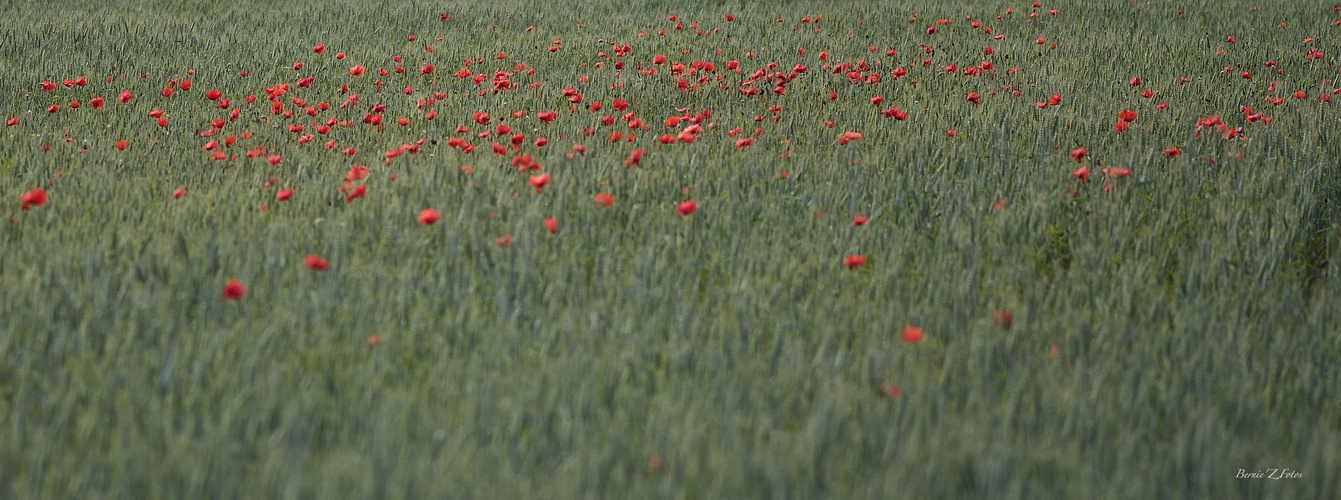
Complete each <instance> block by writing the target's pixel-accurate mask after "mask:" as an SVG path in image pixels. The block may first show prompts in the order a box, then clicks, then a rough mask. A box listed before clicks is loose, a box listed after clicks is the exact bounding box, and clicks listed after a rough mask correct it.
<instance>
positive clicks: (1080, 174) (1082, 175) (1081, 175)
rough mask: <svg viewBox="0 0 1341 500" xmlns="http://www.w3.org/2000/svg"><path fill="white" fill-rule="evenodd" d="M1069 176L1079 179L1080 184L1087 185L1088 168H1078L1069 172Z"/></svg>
mask: <svg viewBox="0 0 1341 500" xmlns="http://www.w3.org/2000/svg"><path fill="white" fill-rule="evenodd" d="M1071 176H1072V177H1075V178H1077V179H1080V183H1081V184H1087V183H1089V182H1090V167H1080V168H1078V169H1076V170H1075V171H1074V172H1071Z"/></svg>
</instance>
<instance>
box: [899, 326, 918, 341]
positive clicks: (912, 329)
mask: <svg viewBox="0 0 1341 500" xmlns="http://www.w3.org/2000/svg"><path fill="white" fill-rule="evenodd" d="M921 341H922V329H921V328H919V327H916V326H912V325H909V326H905V327H903V343H905V344H916V343H918V342H921Z"/></svg>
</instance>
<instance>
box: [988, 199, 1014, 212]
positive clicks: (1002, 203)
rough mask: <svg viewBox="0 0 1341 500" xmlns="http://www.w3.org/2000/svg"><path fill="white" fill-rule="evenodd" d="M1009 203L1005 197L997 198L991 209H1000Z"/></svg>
mask: <svg viewBox="0 0 1341 500" xmlns="http://www.w3.org/2000/svg"><path fill="white" fill-rule="evenodd" d="M1009 203H1010V201H1009V200H1007V199H1005V198H1002V199H1000V200H997V202H996V203H995V204H993V205H992V210H1001V209H1003V208H1006V205H1007V204H1009Z"/></svg>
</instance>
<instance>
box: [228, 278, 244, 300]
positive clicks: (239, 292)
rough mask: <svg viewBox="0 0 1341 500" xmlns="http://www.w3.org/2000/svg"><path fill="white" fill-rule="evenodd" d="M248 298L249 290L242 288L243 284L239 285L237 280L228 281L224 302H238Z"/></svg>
mask: <svg viewBox="0 0 1341 500" xmlns="http://www.w3.org/2000/svg"><path fill="white" fill-rule="evenodd" d="M246 296H247V289H246V288H242V284H241V283H238V282H237V280H236V279H230V280H228V283H226V284H224V289H223V298H224V300H237V299H240V298H243V297H246Z"/></svg>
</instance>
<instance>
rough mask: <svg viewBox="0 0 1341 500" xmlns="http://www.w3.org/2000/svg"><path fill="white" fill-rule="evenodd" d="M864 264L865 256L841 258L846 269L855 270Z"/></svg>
mask: <svg viewBox="0 0 1341 500" xmlns="http://www.w3.org/2000/svg"><path fill="white" fill-rule="evenodd" d="M865 263H866V256H865V255H849V256H847V257H845V258H843V265H844V266H847V268H848V269H856V268H858V267H861V265H862V264H865Z"/></svg>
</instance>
